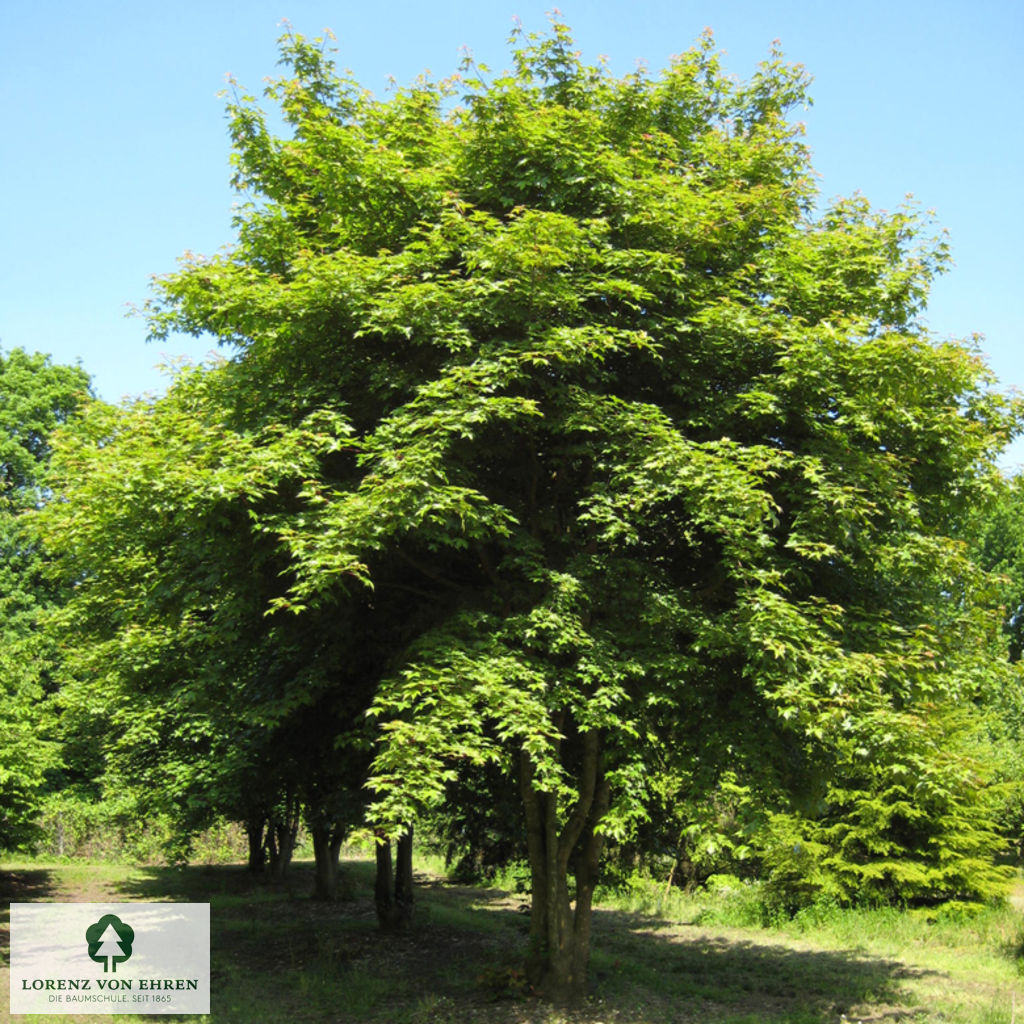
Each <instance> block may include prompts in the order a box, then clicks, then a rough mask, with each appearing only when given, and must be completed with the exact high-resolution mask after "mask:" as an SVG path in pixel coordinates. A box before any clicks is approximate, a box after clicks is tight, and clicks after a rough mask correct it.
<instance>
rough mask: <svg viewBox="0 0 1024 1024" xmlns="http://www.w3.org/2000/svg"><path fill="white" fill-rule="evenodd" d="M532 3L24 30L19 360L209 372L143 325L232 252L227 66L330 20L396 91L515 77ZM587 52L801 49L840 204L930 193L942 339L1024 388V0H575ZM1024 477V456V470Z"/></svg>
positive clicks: (266, 9)
mask: <svg viewBox="0 0 1024 1024" xmlns="http://www.w3.org/2000/svg"><path fill="white" fill-rule="evenodd" d="M551 6H553V5H552V4H550V3H548V4H544V3H535V2H529V3H523V2H521V0H500V2H494V0H478V2H474V3H464V2H458V3H441V4H423V3H407V2H395V0H392V2H390V3H377V4H365V3H360V4H355V3H351V2H347V3H343V2H320V0H203V2H200V0H176V2H175V3H171V4H160V5H156V4H143V3H139V2H138V0H132V2H118V0H94V2H92V3H81V2H76V0H62V2H56V0H34V2H33V3H32V4H28V3H21V4H9V5H7V9H6V11H5V13H4V22H3V28H2V30H0V110H2V114H0V118H2V126H3V133H2V139H3V151H2V158H0V195H2V196H3V205H2V208H0V209H2V213H0V218H2V220H0V225H2V226H0V232H2V238H3V243H4V244H3V245H2V247H0V346H2V347H3V348H4V349H6V350H9V349H11V348H15V347H22V348H26V349H29V350H33V351H42V352H48V353H50V354H51V355H52V356H53V357H54V359H55V360H56V361H59V362H75V361H79V360H80V361H81V364H82V365H83V367H84V368H85V369H86V370H87V371H88V372H89V373H91V374H92V375H93V378H94V382H95V386H96V388H97V390H98V391H99V393H100V394H101V395H102V397H104V398H106V399H108V400H110V401H117V400H119V399H120V398H121V397H123V396H128V395H137V394H141V393H143V392H147V391H159V390H161V389H162V388H163V387H164V386H165V383H166V378H165V377H163V376H162V375H161V373H160V372H159V371H158V370H156V369H155V365H156V364H157V363H159V362H161V361H166V360H168V359H171V358H174V357H177V356H182V355H183V356H187V357H190V358H192V359H201V358H203V357H204V355H205V354H206V353H208V352H209V351H210V348H211V345H210V343H209V342H208V341H205V340H198V341H197V340H195V339H191V338H180V339H179V338H174V339H171V340H170V341H169V342H167V343H163V344H161V345H160V346H154V345H151V344H147V343H146V342H145V327H144V324H143V323H142V321H140V320H138V319H129V318H126V316H125V313H126V309H127V306H128V304H131V303H136V304H138V303H141V302H143V301H144V300H145V299H146V297H147V295H148V294H149V291H148V289H149V277H150V275H151V274H156V273H163V272H166V271H169V270H172V269H173V268H174V266H175V261H176V259H177V257H178V256H179V255H180V254H181V253H183V252H184V251H185V250H187V249H190V250H192V251H194V252H205V253H209V252H213V251H215V250H217V249H218V248H220V247H221V246H222V245H225V244H227V243H229V242H230V241H231V228H230V217H231V204H232V202H233V200H234V197H233V196H232V194H231V191H230V188H229V186H228V177H229V164H228V160H229V153H230V149H229V145H228V139H227V134H226V123H225V120H224V116H223V101H222V100H221V99H219V98H218V93H219V92H220V90H222V89H223V88H224V85H225V75H226V74H228V73H231V74H233V75H234V77H235V78H237V79H238V81H239V82H240V83H241V84H242V85H243V86H245V87H246V88H248V89H249V90H250V91H258V90H259V89H260V88H261V87H262V82H263V79H264V77H266V76H268V75H272V74H274V73H275V64H276V60H277V51H276V39H277V37H278V35H279V34H280V33H281V31H282V29H281V24H282V21H283V20H284V19H287V20H289V21H290V22H291V24H292V25H293V27H294V29H295V30H296V31H298V32H301V33H303V34H305V35H308V36H313V35H318V34H320V33H321V32H322V30H323V29H324V28H325V27H326V28H330V29H332V30H333V31H334V33H335V34H336V36H337V43H336V45H337V48H338V51H339V52H338V55H337V60H338V63H339V64H340V65H341V66H342V67H348V68H351V69H352V71H353V72H354V74H355V76H356V77H357V79H359V81H361V82H362V84H363V85H364V86H366V87H367V88H369V89H371V90H372V91H373V92H375V93H377V94H384V93H385V92H386V89H387V83H388V76H389V75H393V76H394V77H395V78H396V79H398V80H399V82H403V83H404V82H407V81H409V80H411V79H412V78H414V77H415V76H416V75H417V74H419V73H420V72H421V71H423V70H425V69H430V71H431V72H433V74H434V75H435V76H438V77H441V76H444V75H447V74H450V73H451V72H453V71H455V70H456V68H457V65H458V62H459V59H460V56H461V53H460V51H461V48H462V47H464V46H468V47H469V48H471V49H472V50H473V53H474V55H475V56H476V58H477V60H478V61H482V62H484V63H487V64H490V65H492V67H499V68H500V67H502V66H504V65H505V64H506V63H507V57H508V50H507V47H506V44H505V40H506V38H507V36H508V33H509V30H510V28H511V26H512V23H513V18H514V17H516V16H518V17H519V18H520V19H521V21H522V22H523V25H524V27H525V28H526V29H527V30H537V31H543V30H544V29H545V27H546V25H547V17H546V12H547V11H548V10H549V9H550V8H551ZM560 10H561V15H562V19H563V20H564V21H566V22H568V24H569V25H570V26H572V28H573V31H574V35H575V37H576V41H577V44H578V45H579V47H580V49H581V50H582V51H583V53H584V56H585V57H587V58H589V59H593V58H596V57H597V56H598V55H606V56H607V57H608V59H609V61H610V63H611V66H612V68H613V70H615V71H617V72H620V73H622V72H626V71H629V70H631V69H632V68H633V67H634V66H635V63H636V61H637V60H644V61H646V63H647V64H648V65H649V66H650V67H651V69H652V70H656V69H657V68H659V67H661V66H663V65H664V64H665V63H666V61H667V59H668V58H669V57H670V56H671V55H672V54H674V53H678V52H680V51H682V50H685V49H686V48H688V47H689V46H690V45H691V44H692V43H693V41H694V40H695V39H696V38H697V36H698V35H699V34H700V32H701V31H702V30H703V29H704V28H705V26H707V27H710V28H711V29H712V30H713V31H714V33H715V39H716V43H717V46H718V47H719V48H720V49H721V50H722V51H724V54H725V56H724V63H725V66H726V67H727V69H728V70H730V71H731V72H734V73H736V74H737V75H738V76H739V77H741V78H745V77H747V76H748V75H749V74H751V73H752V72H753V70H754V68H755V66H756V64H757V62H758V61H760V60H762V59H764V58H766V57H767V55H768V51H769V48H770V46H771V43H772V41H773V40H774V39H779V40H781V43H782V47H783V49H784V51H785V53H786V56H787V58H788V59H790V60H792V61H794V62H799V63H801V64H803V65H805V66H806V67H807V68H808V70H809V71H810V72H811V74H812V75H813V76H814V79H815V82H814V86H813V88H812V90H811V93H812V95H813V97H814V101H815V103H814V106H813V107H812V108H811V109H810V110H808V111H806V112H804V113H802V114H801V115H800V117H801V119H802V120H804V121H806V123H807V128H808V135H807V138H808V142H809V144H810V146H811V149H812V151H813V153H814V164H815V167H816V169H817V170H818V172H819V174H820V175H821V188H822V192H823V194H824V195H825V196H826V197H828V196H836V195H848V194H851V193H853V192H855V191H860V192H862V193H863V194H864V195H865V196H866V197H867V198H868V199H869V200H870V201H871V202H872V203H873V204H874V205H876V206H879V207H882V208H885V209H892V208H894V207H896V206H898V205H899V204H900V203H901V202H902V201H903V199H904V197H905V196H906V195H907V194H908V193H913V195H914V196H915V198H916V200H917V202H918V203H919V204H920V205H921V207H923V208H925V209H934V210H935V211H936V223H937V224H938V225H939V226H941V227H944V228H946V229H948V230H949V233H950V236H951V241H952V246H953V256H954V260H955V267H954V269H953V271H952V272H951V273H950V274H948V275H947V276H945V277H944V278H941V279H940V280H939V281H938V282H937V283H936V286H935V288H934V292H933V297H932V301H931V303H930V307H929V315H928V321H929V324H930V326H931V327H932V329H933V330H934V331H935V333H936V334H937V335H938V336H940V337H947V336H950V337H959V338H966V337H970V336H971V335H972V334H975V333H979V334H981V335H983V336H984V339H983V341H982V343H981V347H982V350H983V351H984V352H985V353H986V354H987V356H988V359H989V363H990V365H991V366H992V368H993V370H994V371H995V372H996V373H997V374H998V376H999V378H1000V381H1001V382H1002V386H1003V387H1005V388H1007V389H1009V388H1019V389H1021V390H1022V391H1024V330H1022V323H1024V316H1022V313H1021V304H1020V300H1019V295H1020V293H1021V291H1022V288H1021V277H1022V270H1024V260H1022V256H1021V251H1022V250H1021V243H1022V239H1024V175H1022V171H1021V168H1022V166H1024V114H1022V111H1024V104H1022V102H1021V99H1022V95H1024V89H1022V85H1021V78H1020V52H1021V49H1022V47H1024V5H1022V4H1020V3H1019V0H976V2H970V3H968V2H966V0H956V2H952V0H930V2H923V0H919V2H913V0H889V2H884V3H883V2H876V0H867V2H864V0H859V2H857V3H843V4H841V3H836V2H828V0H826V2H825V3H822V4H818V5H813V4H809V3H807V2H806V0H804V2H801V3H795V2H788V0H782V2H780V0H775V2H772V3H769V2H766V0H761V2H754V0H717V2H715V3H707V2H699V3H698V2H688V0H633V2H631V3H626V2H611V0H593V2H582V0H566V2H565V3H563V4H561V5H560ZM1005 462H1006V464H1007V465H1015V464H1017V463H1024V442H1018V443H1017V444H1015V445H1014V446H1013V448H1012V449H1011V450H1010V451H1009V452H1008V453H1007V455H1006V457H1005Z"/></svg>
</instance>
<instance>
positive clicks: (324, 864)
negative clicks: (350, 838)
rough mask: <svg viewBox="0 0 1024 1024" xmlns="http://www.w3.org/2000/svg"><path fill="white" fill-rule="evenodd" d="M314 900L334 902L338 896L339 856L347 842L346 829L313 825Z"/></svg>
mask: <svg viewBox="0 0 1024 1024" xmlns="http://www.w3.org/2000/svg"><path fill="white" fill-rule="evenodd" d="M309 834H310V838H311V839H312V840H313V899H315V900H333V899H335V897H336V896H337V895H338V856H339V855H340V853H341V844H342V843H343V842H344V840H345V831H344V829H341V828H338V827H334V828H332V827H331V826H329V825H312V826H310V830H309Z"/></svg>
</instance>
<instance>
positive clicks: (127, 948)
mask: <svg viewBox="0 0 1024 1024" xmlns="http://www.w3.org/2000/svg"><path fill="white" fill-rule="evenodd" d="M85 940H86V942H88V943H89V957H90V959H92V960H95V961H96V962H97V963H101V964H103V973H104V974H106V973H107V971H112V972H114V973H115V974H116V973H117V965H118V964H119V963H124V961H125V960H127V959H128V958H129V957H130V956H131V955H132V942H134V941H135V931H134V929H133V928H132V927H131V925H127V924H125V923H124V922H123V921H122V920H121V919H120V918H119V917H117V916H115V915H114V914H104V915H103V917H101V918H100V919H99V920H98V921H97V922H96V923H95V924H91V925H89V927H88V928H86V930H85Z"/></svg>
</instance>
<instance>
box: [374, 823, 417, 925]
mask: <svg viewBox="0 0 1024 1024" xmlns="http://www.w3.org/2000/svg"><path fill="white" fill-rule="evenodd" d="M374 900H375V902H376V905H377V923H378V924H379V925H380V927H381V928H382V929H384V930H385V931H401V930H402V929H404V928H407V927H408V926H409V925H410V924H412V912H413V892H412V827H411V826H410V827H409V829H408V831H406V832H405V833H404V834H403V835H401V836H400V837H399V839H398V843H397V844H396V851H395V863H394V869H393V870H392V859H391V843H390V841H389V840H387V839H383V838H380V839H378V840H377V880H376V883H375V885H374Z"/></svg>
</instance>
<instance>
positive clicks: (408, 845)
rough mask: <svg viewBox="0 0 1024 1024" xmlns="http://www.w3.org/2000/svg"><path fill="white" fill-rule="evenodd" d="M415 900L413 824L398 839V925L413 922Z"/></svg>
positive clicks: (396, 886) (405, 925) (402, 925)
mask: <svg viewBox="0 0 1024 1024" xmlns="http://www.w3.org/2000/svg"><path fill="white" fill-rule="evenodd" d="M414 905H415V901H414V899H413V891H412V826H411V825H410V826H409V830H408V831H407V832H406V833H405V834H404V835H402V836H400V837H399V840H398V850H397V860H396V863H395V910H396V912H397V916H398V927H399V928H408V927H409V925H411V924H412V913H413V907H414Z"/></svg>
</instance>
